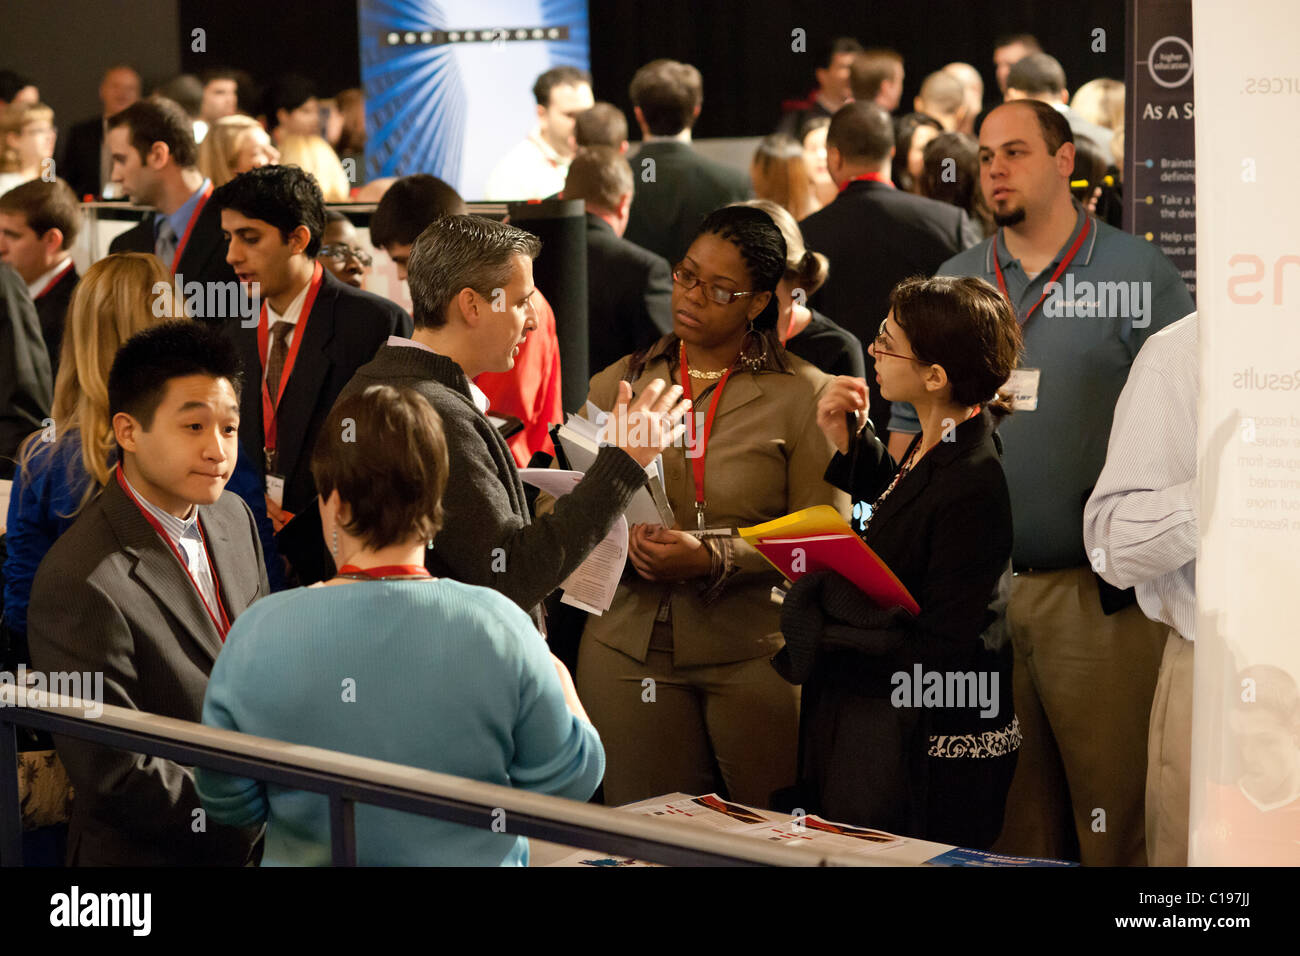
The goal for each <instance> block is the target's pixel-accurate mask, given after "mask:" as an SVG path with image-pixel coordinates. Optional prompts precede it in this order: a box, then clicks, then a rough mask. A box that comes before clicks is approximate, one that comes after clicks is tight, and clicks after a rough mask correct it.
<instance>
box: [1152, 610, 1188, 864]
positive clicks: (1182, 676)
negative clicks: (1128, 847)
mask: <svg viewBox="0 0 1300 956" xmlns="http://www.w3.org/2000/svg"><path fill="white" fill-rule="evenodd" d="M1193 647H1194V645H1193V644H1192V642H1191V641H1188V640H1185V639H1184V638H1183V637H1182V635H1180V634H1179V633H1178V632H1177V631H1174V630H1171V631H1170V632H1169V636H1168V637H1167V638H1166V639H1165V652H1164V657H1163V659H1162V660H1161V661H1160V678H1159V680H1158V681H1157V682H1156V696H1155V702H1154V703H1153V704H1152V705H1151V736H1150V738H1149V740H1148V743H1147V794H1146V797H1147V862H1148V863H1149V864H1150V865H1151V866H1186V865H1187V831H1188V826H1189V812H1188V798H1189V796H1190V794H1191V789H1192V781H1191V766H1192V661H1193V658H1194V655H1193Z"/></svg>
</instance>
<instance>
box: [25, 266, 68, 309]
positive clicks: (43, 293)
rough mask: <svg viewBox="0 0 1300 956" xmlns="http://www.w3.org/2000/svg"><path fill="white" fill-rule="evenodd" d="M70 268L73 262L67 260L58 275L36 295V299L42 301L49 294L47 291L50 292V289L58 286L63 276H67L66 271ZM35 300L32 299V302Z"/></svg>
mask: <svg viewBox="0 0 1300 956" xmlns="http://www.w3.org/2000/svg"><path fill="white" fill-rule="evenodd" d="M72 266H73V262H72V260H71V259H69V260H68V261H67V262H66V263H64V265H63V268H62V269H60V270H59V272H58V275H56V276H55V277H54V278H53V279H51V280H50V281H49V282H47V283H46V284H45V288H44V289H42V290H41V291H40V292H38V293H36V299H42V298H44V297H45V296H46V295H47V294H49V291H50V290H51V289H53V288H54V287H55V286H56V285H58V284H59V281H60V280H61V279H62V278H63V277H64V276H65V275H67V274H68V270H69V269H71V268H72ZM36 299H33V300H32V301H33V302H35V301H36Z"/></svg>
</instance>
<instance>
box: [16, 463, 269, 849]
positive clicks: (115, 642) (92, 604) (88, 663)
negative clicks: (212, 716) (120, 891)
mask: <svg viewBox="0 0 1300 956" xmlns="http://www.w3.org/2000/svg"><path fill="white" fill-rule="evenodd" d="M199 521H200V523H201V524H202V527H203V534H204V538H205V540H206V543H207V548H208V555H209V557H210V558H211V560H212V563H213V565H214V568H215V570H216V577H217V581H218V584H219V587H220V593H221V600H222V603H223V605H224V607H225V609H226V613H227V615H228V616H229V618H230V619H231V620H232V621H233V620H234V619H235V618H236V617H238V615H240V614H242V613H243V612H244V610H246V609H247V608H248V606H249V605H250V604H252V603H253V602H254V601H256V600H257V599H258V598H260V597H263V596H265V595H266V594H269V593H270V588H269V587H268V585H267V582H266V570H265V568H264V567H263V566H262V548H261V545H260V544H259V543H258V538H257V529H256V528H255V527H254V525H253V516H252V515H251V514H250V513H249V510H248V508H247V506H245V505H244V503H243V502H242V501H240V500H239V499H238V498H237V497H235V496H234V495H232V494H229V493H226V494H223V495H222V496H221V498H219V499H218V500H217V502H216V504H213V505H204V506H200V507H199ZM27 626H28V632H27V633H28V641H29V643H30V646H31V654H32V661H33V664H34V665H35V667H36V668H37V669H39V670H41V671H46V672H49V671H66V672H79V673H81V672H87V671H90V672H95V671H99V672H102V673H103V675H104V676H103V692H104V700H103V702H104V703H105V704H112V705H114V706H116V707H126V708H129V709H131V710H139V711H144V712H145V713H150V714H160V715H162V716H164V717H175V718H177V719H180V720H190V721H195V722H198V721H199V720H200V719H201V718H202V715H203V695H204V692H205V691H206V690H207V684H208V675H209V674H210V673H211V671H212V665H213V664H214V663H215V662H216V659H217V654H219V653H220V652H221V635H220V632H218V630H217V628H216V626H215V625H214V624H213V623H212V619H211V618H210V617H209V616H208V613H207V611H206V609H205V608H204V606H203V602H202V600H201V599H200V598H199V595H198V592H197V591H196V590H195V588H194V585H193V584H192V583H191V582H190V579H189V575H188V574H187V573H186V571H185V569H184V568H183V567H182V566H181V565H180V563H179V562H178V561H177V560H176V556H175V555H174V554H173V553H172V550H171V548H170V546H169V545H168V543H167V542H166V541H165V540H164V539H163V538H162V537H161V536H160V535H159V534H158V532H157V531H155V530H154V528H153V526H152V525H150V524H149V522H148V521H147V520H146V519H145V517H144V516H143V515H142V514H141V513H140V509H139V508H137V507H136V505H135V503H134V502H133V501H131V499H130V498H129V497H127V494H126V492H125V491H123V490H122V488H121V487H120V486H119V485H118V483H117V480H116V478H113V479H110V481H109V482H108V484H107V485H106V486H105V488H104V491H103V492H102V493H101V494H100V495H99V497H97V498H96V499H95V500H94V501H92V502H91V503H90V504H88V505H87V506H86V508H85V510H83V511H82V513H81V516H80V517H78V518H77V520H76V521H75V522H74V523H73V525H72V527H71V528H69V529H68V530H67V531H66V532H64V534H63V535H62V537H60V538H59V539H58V540H57V541H56V542H55V543H54V546H53V547H52V548H50V550H49V553H48V554H46V556H45V559H44V560H43V561H42V562H41V566H40V568H39V569H37V572H36V578H35V580H34V581H33V582H32V597H31V605H30V607H29V609H28V612H27ZM54 742H55V746H56V748H57V749H58V751H59V756H60V758H61V759H62V760H63V765H64V766H65V767H66V768H67V771H68V778H69V780H70V781H71V782H72V786H73V788H74V790H75V792H76V796H75V799H74V800H73V805H72V822H71V827H70V831H69V838H68V864H69V865H81V866H107V865H117V866H165V865H178V864H189V865H194V864H213V865H226V866H238V865H241V864H243V863H244V862H245V861H246V860H247V859H248V857H249V855H250V851H251V849H252V846H253V843H254V840H255V839H256V836H257V833H256V831H252V830H238V829H234V828H231V827H225V826H221V825H219V824H216V823H212V822H209V823H208V824H207V831H206V832H200V833H196V832H195V831H194V828H193V822H194V811H195V810H197V809H198V808H199V807H200V806H201V804H200V802H199V798H198V794H197V792H196V791H195V788H194V775H193V771H192V770H191V769H190V768H189V767H186V766H182V765H181V764H178V763H175V762H173V761H171V760H164V759H162V758H159V757H147V756H144V755H142V754H134V753H128V752H126V751H122V750H114V749H111V748H107V747H101V746H98V745H95V744H90V743H87V742H86V741H84V740H77V739H73V738H71V737H62V736H58V735H56V736H55V737H54Z"/></svg>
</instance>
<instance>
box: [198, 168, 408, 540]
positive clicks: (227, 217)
mask: <svg viewBox="0 0 1300 956" xmlns="http://www.w3.org/2000/svg"><path fill="white" fill-rule="evenodd" d="M212 206H213V208H214V209H215V210H217V211H218V215H219V216H220V221H221V230H222V233H223V234H224V235H225V237H226V239H227V240H228V242H229V248H228V250H227V252H226V261H227V262H228V263H229V265H230V267H232V268H233V270H234V273H235V275H236V276H237V277H238V279H239V282H240V283H241V285H243V286H245V287H246V288H248V289H249V291H250V292H252V293H253V294H254V298H255V301H256V299H257V298H260V301H261V308H260V310H258V311H256V312H254V313H253V316H254V317H255V319H256V321H252V320H251V319H242V318H238V317H236V318H233V319H226V320H225V321H224V322H223V326H224V328H225V329H226V331H227V333H228V334H229V335H231V336H233V337H234V339H235V342H236V343H237V345H238V347H239V351H240V354H241V356H242V357H243V361H244V369H245V374H246V375H247V377H248V380H249V384H248V386H247V387H246V388H245V389H244V391H243V394H242V395H241V397H240V424H239V431H240V444H241V445H242V447H243V450H244V452H245V453H246V455H247V458H248V460H249V462H250V463H251V464H252V467H253V470H254V471H255V472H256V473H257V476H258V479H259V483H258V484H259V486H255V487H252V488H249V487H246V486H245V485H244V484H243V483H240V482H237V483H236V485H237V488H236V490H237V491H238V493H239V494H240V495H241V496H242V497H244V499H245V500H246V501H248V502H249V504H250V505H251V506H252V507H253V510H254V512H255V513H256V512H257V511H258V510H259V509H261V510H264V511H265V513H266V514H267V515H268V516H269V517H270V519H271V523H272V524H273V525H274V527H275V530H276V531H277V532H279V531H280V530H281V529H282V528H283V526H284V525H285V523H287V522H288V521H289V519H290V518H291V517H292V516H293V515H295V514H297V513H298V512H300V511H302V510H305V509H309V508H314V507H315V504H314V501H315V498H316V485H315V482H314V481H313V480H312V476H311V468H310V462H311V453H312V449H313V448H314V447H315V445H316V436H317V433H318V432H319V431H320V427H321V423H322V422H323V421H324V419H325V416H326V415H327V414H328V413H329V410H330V408H331V407H332V406H333V404H334V401H335V400H336V399H337V398H338V395H339V392H340V391H341V390H342V388H343V386H344V385H346V384H347V383H348V381H349V380H350V379H351V378H352V376H353V375H354V374H355V373H356V371H357V369H358V368H360V367H361V366H362V365H364V364H366V362H368V361H370V359H371V358H373V357H374V355H375V352H377V351H378V350H379V347H380V346H381V345H383V344H384V343H385V342H387V341H388V337H389V336H391V335H399V336H402V337H403V338H405V337H408V336H409V335H410V334H411V331H412V325H411V317H410V316H409V315H407V314H406V312H405V311H403V310H402V308H401V307H400V306H397V305H395V304H394V303H392V302H390V301H388V300H387V299H382V298H380V297H379V296H377V295H372V294H371V293H369V292H363V291H362V290H360V289H354V288H352V287H351V286H349V285H346V284H344V283H342V282H340V281H339V280H338V279H336V278H334V276H333V275H331V274H330V273H329V271H328V270H326V269H324V268H323V267H322V266H321V265H320V264H319V263H318V262H317V261H316V253H317V252H318V251H319V249H320V245H321V237H322V236H323V235H324V232H325V200H324V198H323V196H322V195H321V191H320V186H318V185H317V184H316V180H315V179H313V178H312V176H311V175H310V174H309V173H305V172H303V171H302V170H301V169H299V168H297V167H296V166H263V167H262V168H261V169H254V170H252V171H251V172H247V173H244V174H243V175H241V176H236V177H235V178H234V179H232V180H231V181H230V182H228V183H226V184H225V185H224V186H222V187H221V188H220V189H218V190H217V191H216V192H214V193H213V194H212ZM250 499H251V500H250ZM310 543H311V544H312V545H315V544H318V542H315V541H313V542H310ZM291 560H293V558H292V556H291Z"/></svg>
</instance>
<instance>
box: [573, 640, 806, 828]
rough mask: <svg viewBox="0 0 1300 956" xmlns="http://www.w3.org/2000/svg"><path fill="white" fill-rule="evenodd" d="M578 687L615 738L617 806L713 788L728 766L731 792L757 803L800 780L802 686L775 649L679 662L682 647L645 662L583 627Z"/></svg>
mask: <svg viewBox="0 0 1300 956" xmlns="http://www.w3.org/2000/svg"><path fill="white" fill-rule="evenodd" d="M646 678H650V679H651V680H652V681H653V682H654V683H653V685H647V684H645V683H644V681H645V679H646ZM577 687H578V696H579V697H581V698H582V703H583V706H584V707H585V708H586V710H587V714H588V715H589V716H590V717H591V720H592V723H594V724H595V725H596V729H597V730H598V731H600V739H601V742H602V743H603V744H604V746H605V761H606V763H605V803H607V804H609V805H610V806H618V805H620V804H624V803H631V802H633V801H636V800H644V799H646V798H648V797H654V796H658V795H659V794H663V793H672V792H674V791H681V792H683V793H690V794H700V793H709V792H711V791H713V790H714V789H716V788H717V785H718V784H717V772H718V771H719V770H720V771H721V774H722V779H723V782H724V783H725V785H726V789H727V794H728V795H729V796H730V797H731V798H732V799H733V800H737V801H739V802H741V803H747V804H750V805H752V806H756V807H767V806H768V804H769V802H770V798H771V795H772V792H773V791H775V790H780V789H782V788H784V787H788V786H790V785H791V784H793V783H794V780H795V757H796V751H797V749H798V736H799V689H798V688H797V687H794V686H792V685H790V684H788V683H786V682H785V681H784V680H782V679H781V677H780V676H779V675H778V674H777V673H776V671H775V670H773V669H772V665H771V664H769V663H768V659H767V658H766V657H759V658H755V659H753V660H748V661H737V662H735V663H731V664H713V665H705V666H701V667H681V668H678V667H674V666H673V655H672V651H666V650H655V649H653V648H651V650H649V651H648V652H647V655H646V662H645V663H644V664H642V663H640V662H639V661H637V660H636V659H635V658H632V657H629V656H628V655H626V654H624V653H622V652H621V651H616V650H614V649H613V648H612V647H608V646H606V645H604V644H602V643H600V642H599V641H596V640H593V639H591V638H590V637H583V639H582V645H581V647H580V648H579V651H578V676H577ZM652 691H653V694H652V693H651V692H652Z"/></svg>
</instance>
